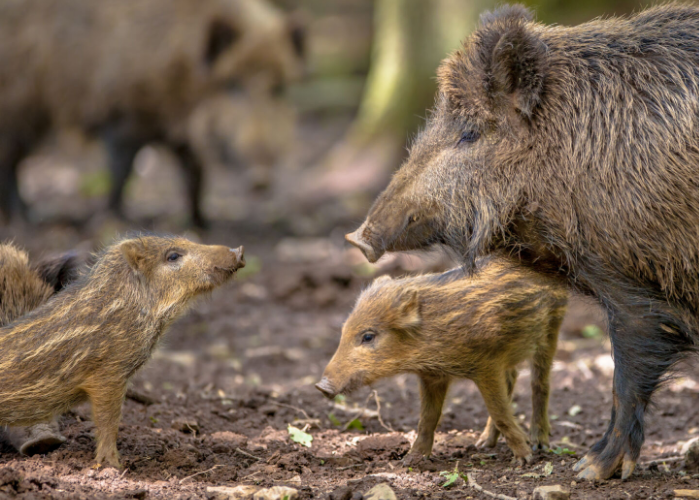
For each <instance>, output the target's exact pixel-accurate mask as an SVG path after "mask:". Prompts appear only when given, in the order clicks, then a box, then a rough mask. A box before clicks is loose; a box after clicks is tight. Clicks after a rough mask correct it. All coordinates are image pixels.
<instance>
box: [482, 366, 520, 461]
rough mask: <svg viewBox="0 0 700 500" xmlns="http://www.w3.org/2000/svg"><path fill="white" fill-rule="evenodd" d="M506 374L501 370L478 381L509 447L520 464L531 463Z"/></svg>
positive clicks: (485, 375)
mask: <svg viewBox="0 0 700 500" xmlns="http://www.w3.org/2000/svg"><path fill="white" fill-rule="evenodd" d="M506 379H507V377H506V374H505V373H503V372H502V371H499V370H494V372H493V373H488V374H484V375H483V376H480V377H479V378H478V380H477V381H476V383H477V386H478V387H479V391H480V392H481V395H482V397H483V398H484V402H485V403H486V408H487V409H488V411H489V415H490V416H491V418H492V419H493V422H494V423H495V424H496V427H497V428H498V430H499V431H501V434H503V436H504V437H505V438H506V443H508V447H509V448H510V449H511V450H512V451H513V454H514V455H515V459H516V461H517V462H519V463H520V464H524V463H526V462H529V461H530V459H531V458H532V451H531V450H530V447H529V446H528V444H527V436H526V435H525V433H524V432H523V430H522V429H521V428H520V426H519V425H518V422H517V421H516V420H515V417H514V416H513V409H512V406H511V404H510V398H509V397H508V384H507V382H506Z"/></svg>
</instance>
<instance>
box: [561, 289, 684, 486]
mask: <svg viewBox="0 0 700 500" xmlns="http://www.w3.org/2000/svg"><path fill="white" fill-rule="evenodd" d="M664 309H665V310H666V311H664ZM609 323H610V337H611V341H612V347H613V357H614V359H615V374H614V377H613V408H612V412H611V417H610V424H609V426H608V430H607V431H606V432H605V435H604V436H603V438H602V439H601V440H600V441H598V442H597V443H596V444H595V445H593V447H592V448H591V451H590V452H589V453H588V454H587V455H586V456H585V457H584V458H583V459H582V460H581V461H580V462H579V463H577V464H576V465H575V466H574V470H576V471H581V472H580V473H579V477H580V478H583V479H607V478H609V477H611V476H612V475H613V474H614V473H615V472H616V471H617V470H618V469H619V468H620V467H622V479H627V478H628V477H629V476H631V475H632V472H633V471H634V467H635V465H636V462H637V459H638V458H639V453H640V449H641V447H642V443H643V442H644V412H645V410H646V408H647V405H648V404H649V402H650V400H651V397H652V394H653V393H654V391H655V390H656V388H657V387H658V386H659V384H660V383H661V382H662V381H663V379H664V375H665V374H666V373H667V372H668V371H669V370H670V369H672V368H673V366H674V365H675V364H676V363H677V362H679V361H680V360H682V359H683V357H684V355H685V354H686V353H687V352H688V351H691V350H693V349H694V347H693V335H694V333H693V331H691V329H692V328H695V326H689V325H687V324H685V323H684V322H683V321H681V320H679V319H678V318H676V317H675V316H674V315H673V313H669V312H668V307H664V305H663V304H660V303H658V302H655V301H650V302H646V303H644V302H643V301H641V300H640V301H638V302H637V303H636V304H635V307H630V308H625V309H622V308H617V309H614V310H610V314H609ZM695 335H697V334H695Z"/></svg>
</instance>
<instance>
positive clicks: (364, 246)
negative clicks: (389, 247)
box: [345, 225, 384, 263]
mask: <svg viewBox="0 0 700 500" xmlns="http://www.w3.org/2000/svg"><path fill="white" fill-rule="evenodd" d="M363 228H364V225H363V226H361V227H360V228H358V229H357V231H355V232H354V233H348V234H346V235H345V239H346V240H347V241H348V243H350V244H352V245H354V246H356V247H357V248H359V249H360V251H362V253H363V254H364V255H365V258H366V259H367V260H368V261H370V262H372V263H375V262H377V261H378V260H379V258H380V257H381V256H382V255H383V254H384V252H383V251H377V250H375V248H374V247H373V246H372V245H371V244H370V243H368V242H366V241H365V239H364V238H363V236H362V232H363Z"/></svg>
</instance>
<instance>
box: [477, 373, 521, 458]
mask: <svg viewBox="0 0 700 500" xmlns="http://www.w3.org/2000/svg"><path fill="white" fill-rule="evenodd" d="M517 379H518V370H516V369H515V368H513V369H511V370H508V371H507V372H506V385H507V389H508V401H509V402H512V401H513V389H515V382H516V381H517ZM500 434H501V431H499V430H498V427H496V422H494V420H493V419H492V418H491V416H490V415H489V419H488V421H487V422H486V427H485V428H484V432H482V433H481V436H479V440H478V441H477V442H476V447H477V448H481V447H482V446H483V447H485V448H493V447H494V446H496V443H498V436H500Z"/></svg>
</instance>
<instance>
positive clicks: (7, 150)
mask: <svg viewBox="0 0 700 500" xmlns="http://www.w3.org/2000/svg"><path fill="white" fill-rule="evenodd" d="M25 152H26V151H24V149H23V148H22V147H21V146H20V144H19V141H18V140H15V138H14V137H11V136H8V137H6V138H4V139H0V220H3V219H4V220H5V221H7V222H9V221H10V220H11V218H12V215H13V213H18V214H19V215H20V216H22V217H23V218H26V215H27V207H26V205H25V204H24V202H23V201H22V198H21V197H20V195H19V181H18V179H17V170H18V168H19V162H20V161H21V160H22V157H23V156H24V154H25Z"/></svg>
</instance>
